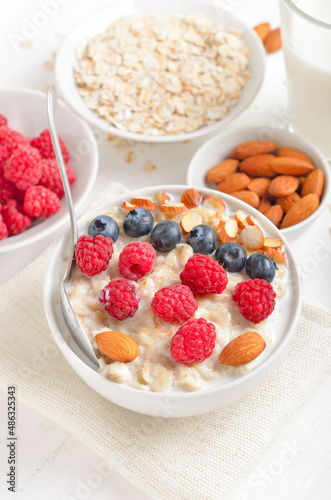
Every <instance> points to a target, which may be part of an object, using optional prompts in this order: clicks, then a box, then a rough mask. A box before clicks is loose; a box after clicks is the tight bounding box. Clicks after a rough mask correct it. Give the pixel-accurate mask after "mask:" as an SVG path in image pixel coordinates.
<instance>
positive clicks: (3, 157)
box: [0, 144, 11, 168]
mask: <svg viewBox="0 0 331 500" xmlns="http://www.w3.org/2000/svg"><path fill="white" fill-rule="evenodd" d="M10 154H11V153H10V151H9V149H8V148H7V146H5V145H4V144H0V168H3V167H4V166H5V163H6V161H7V160H8V158H9V157H10Z"/></svg>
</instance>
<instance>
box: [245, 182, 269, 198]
mask: <svg viewBox="0 0 331 500" xmlns="http://www.w3.org/2000/svg"><path fill="white" fill-rule="evenodd" d="M270 182H271V181H270V179H268V178H267V177H257V178H256V179H253V180H252V181H251V182H250V183H249V184H248V186H247V189H248V190H249V191H252V192H253V193H256V194H257V195H258V196H259V197H260V198H262V196H265V195H266V194H267V193H268V188H269V186H270Z"/></svg>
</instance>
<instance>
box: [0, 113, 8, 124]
mask: <svg viewBox="0 0 331 500" xmlns="http://www.w3.org/2000/svg"><path fill="white" fill-rule="evenodd" d="M6 126H7V118H6V117H5V116H3V115H0V127H6Z"/></svg>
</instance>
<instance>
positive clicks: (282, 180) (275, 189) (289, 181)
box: [269, 175, 299, 198]
mask: <svg viewBox="0 0 331 500" xmlns="http://www.w3.org/2000/svg"><path fill="white" fill-rule="evenodd" d="M298 187H299V180H298V178H297V177H293V176H292V175H278V176H277V177H275V179H272V181H271V183H270V186H269V193H270V194H271V195H272V196H275V197H276V198H278V197H281V196H287V195H289V194H291V193H294V191H296V190H297V189H298Z"/></svg>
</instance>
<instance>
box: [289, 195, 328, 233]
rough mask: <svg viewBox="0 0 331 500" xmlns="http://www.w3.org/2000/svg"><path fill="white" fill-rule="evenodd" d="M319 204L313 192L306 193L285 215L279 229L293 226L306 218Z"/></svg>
mask: <svg viewBox="0 0 331 500" xmlns="http://www.w3.org/2000/svg"><path fill="white" fill-rule="evenodd" d="M318 205H319V197H318V196H317V194H315V193H311V194H307V195H306V196H304V197H303V198H301V199H300V200H299V201H297V202H296V203H295V204H294V205H293V207H292V208H291V209H290V210H289V211H288V212H287V214H286V215H285V217H284V219H283V222H282V223H281V226H280V227H281V229H285V228H286V227H290V226H294V225H295V224H298V223H299V222H301V221H303V220H305V219H307V217H309V216H310V215H311V214H312V213H314V212H315V210H316V209H317V208H318Z"/></svg>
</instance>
